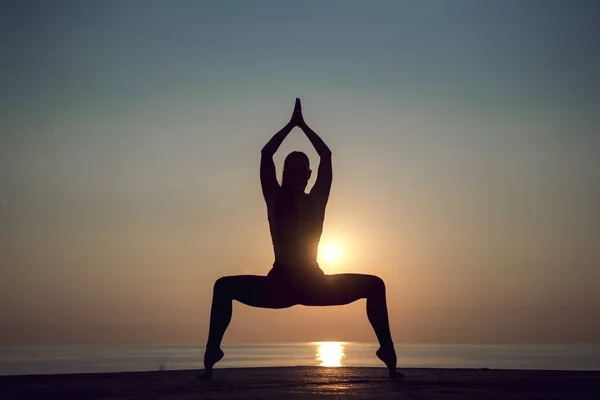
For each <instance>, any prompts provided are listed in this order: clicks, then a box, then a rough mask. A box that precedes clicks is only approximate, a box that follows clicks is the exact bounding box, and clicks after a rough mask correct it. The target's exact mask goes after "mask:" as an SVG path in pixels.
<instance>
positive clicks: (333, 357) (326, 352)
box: [314, 342, 346, 367]
mask: <svg viewBox="0 0 600 400" xmlns="http://www.w3.org/2000/svg"><path fill="white" fill-rule="evenodd" d="M314 344H315V345H316V346H317V353H316V354H315V356H316V357H317V361H319V365H320V366H321V367H341V366H342V359H343V358H344V356H345V355H346V354H344V344H345V343H344V342H315V343H314Z"/></svg>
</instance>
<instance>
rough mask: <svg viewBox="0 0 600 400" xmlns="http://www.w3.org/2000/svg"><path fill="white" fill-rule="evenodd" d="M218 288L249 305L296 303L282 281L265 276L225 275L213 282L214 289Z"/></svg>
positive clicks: (289, 305) (265, 305) (282, 306)
mask: <svg viewBox="0 0 600 400" xmlns="http://www.w3.org/2000/svg"><path fill="white" fill-rule="evenodd" d="M218 290H225V291H226V293H227V294H228V295H229V297H230V298H231V299H233V300H237V301H239V302H240V303H243V304H246V305H248V306H251V307H262V308H287V307H291V306H293V305H295V304H298V303H297V301H296V299H295V298H294V297H293V296H292V294H291V293H290V291H289V290H287V288H286V287H285V285H284V284H283V283H282V282H279V281H277V280H275V279H271V278H268V277H266V276H259V275H234V276H225V277H223V278H219V279H218V280H217V282H216V283H215V291H218Z"/></svg>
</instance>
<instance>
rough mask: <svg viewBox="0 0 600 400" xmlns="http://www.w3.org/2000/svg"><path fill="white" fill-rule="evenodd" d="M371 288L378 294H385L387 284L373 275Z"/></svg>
mask: <svg viewBox="0 0 600 400" xmlns="http://www.w3.org/2000/svg"><path fill="white" fill-rule="evenodd" d="M371 287H372V288H373V290H374V291H376V292H385V282H384V281H383V279H381V278H380V277H378V276H376V275H371Z"/></svg>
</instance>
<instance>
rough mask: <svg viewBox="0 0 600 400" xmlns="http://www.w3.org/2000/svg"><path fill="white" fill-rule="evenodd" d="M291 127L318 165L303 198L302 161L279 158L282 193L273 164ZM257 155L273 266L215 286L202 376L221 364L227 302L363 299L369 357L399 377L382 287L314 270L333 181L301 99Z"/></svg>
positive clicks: (295, 156)
mask: <svg viewBox="0 0 600 400" xmlns="http://www.w3.org/2000/svg"><path fill="white" fill-rule="evenodd" d="M296 126H298V127H299V128H300V129H302V131H304V133H305V134H306V136H307V137H308V139H309V140H310V142H311V143H312V145H313V146H314V148H315V150H316V151H317V153H318V154H319V157H320V158H321V161H320V163H319V173H318V176H317V181H316V182H315V184H314V186H313V188H312V190H311V191H310V193H308V194H307V193H305V192H304V190H305V188H306V185H307V183H308V180H309V178H310V176H311V172H312V171H311V170H310V167H309V161H308V157H307V156H306V154H304V153H302V152H297V151H294V152H292V153H290V154H289V155H288V156H287V157H286V159H285V162H284V167H283V179H282V184H281V186H280V185H279V183H278V182H277V177H276V173H275V164H274V162H273V155H274V154H275V152H276V151H277V149H278V148H279V146H280V145H281V143H282V142H283V140H284V139H285V138H286V136H287V135H288V134H289V133H290V131H291V130H292V129H293V128H294V127H296ZM261 153H262V154H261V161H260V182H261V185H262V192H263V195H264V198H265V202H266V204H267V215H268V219H269V228H270V231H271V237H272V240H273V248H274V251H275V263H274V264H273V268H272V269H271V270H270V271H269V273H268V275H267V276H257V275H238V276H226V277H222V278H219V279H218V280H217V281H216V282H215V285H214V290H213V299H212V307H211V313H210V329H209V334H208V342H207V344H206V352H205V354H204V367H205V371H204V375H203V376H204V377H206V378H210V377H211V376H212V370H213V366H214V364H215V363H216V362H218V361H219V360H220V359H221V358H223V351H222V350H221V348H220V346H221V340H222V339H223V335H224V334H225V330H226V329H227V326H228V325H229V322H230V321H231V314H232V301H233V300H237V301H239V302H241V303H244V304H246V305H249V306H252V307H264V308H287V307H291V306H294V305H297V304H301V305H305V306H337V305H343V304H349V303H352V302H354V301H356V300H358V299H364V298H366V299H367V317H368V319H369V322H370V323H371V326H372V327H373V330H374V331H375V334H376V335H377V340H378V341H379V345H380V347H379V349H378V350H377V352H376V354H377V356H378V357H379V358H380V359H381V360H382V361H383V362H384V363H385V365H386V366H387V368H388V371H389V374H390V377H398V376H400V375H401V374H400V373H399V372H397V371H396V352H395V351H394V344H393V342H392V336H391V333H390V327H389V322H388V312H387V304H386V297H385V285H384V283H383V280H381V278H379V277H377V276H374V275H364V274H335V275H325V274H324V273H323V271H322V270H321V269H320V268H319V265H318V264H317V250H318V246H319V240H320V237H321V233H322V231H323V222H324V218H325V206H326V205H327V200H328V198H329V191H330V188H331V181H332V166H331V150H329V148H328V147H327V145H326V144H325V143H324V142H323V141H322V140H321V138H320V137H319V136H318V135H317V134H316V133H315V132H314V131H313V130H312V129H310V128H309V127H308V125H307V124H306V123H305V122H304V118H303V116H302V109H301V105H300V99H296V105H295V107H294V112H293V114H292V118H291V120H290V122H288V123H287V125H286V126H284V127H283V128H282V129H281V130H280V131H279V132H277V133H276V134H275V135H274V136H273V137H272V138H271V140H269V142H268V143H267V144H266V145H265V146H264V147H263V149H262V152H261Z"/></svg>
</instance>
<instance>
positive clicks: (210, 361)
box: [199, 347, 225, 379]
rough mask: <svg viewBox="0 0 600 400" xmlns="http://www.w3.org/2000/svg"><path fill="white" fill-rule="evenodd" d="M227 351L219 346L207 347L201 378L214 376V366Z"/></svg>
mask: <svg viewBox="0 0 600 400" xmlns="http://www.w3.org/2000/svg"><path fill="white" fill-rule="evenodd" d="M224 355H225V353H223V350H221V349H220V348H219V347H206V351H205V352H204V373H203V374H201V375H200V376H199V378H204V379H210V378H212V373H213V366H214V365H215V364H216V363H217V362H219V360H221V358H223V356H224Z"/></svg>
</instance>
